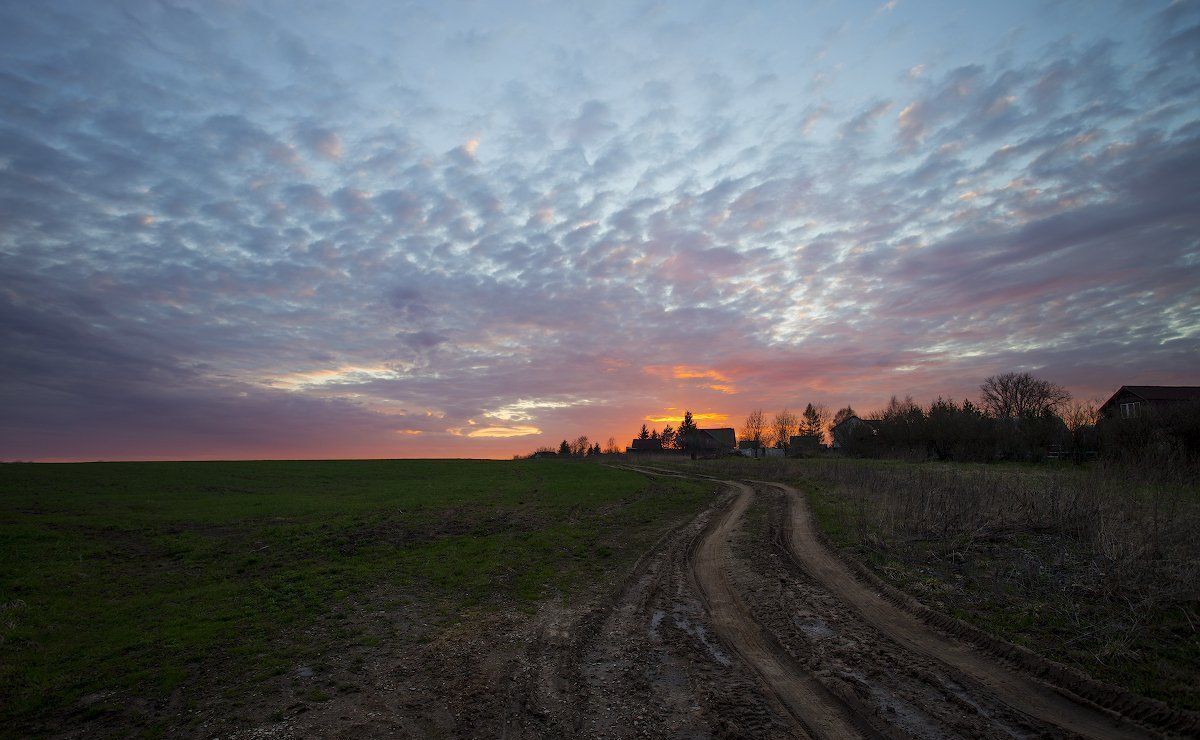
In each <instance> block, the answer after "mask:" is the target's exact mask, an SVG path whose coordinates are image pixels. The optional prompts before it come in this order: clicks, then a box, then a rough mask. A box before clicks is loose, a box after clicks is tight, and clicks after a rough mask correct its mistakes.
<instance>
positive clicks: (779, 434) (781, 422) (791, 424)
mask: <svg viewBox="0 0 1200 740" xmlns="http://www.w3.org/2000/svg"><path fill="white" fill-rule="evenodd" d="M795 433H796V415H795V414H793V413H792V412H791V411H788V410H787V409H786V408H785V409H784V410H783V411H780V412H779V413H778V414H775V418H774V419H771V439H772V440H773V441H774V442H775V446H776V447H778V448H779V449H781V450H786V449H787V446H788V442H790V441H791V439H792V435H794V434H795Z"/></svg>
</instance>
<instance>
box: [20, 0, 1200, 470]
mask: <svg viewBox="0 0 1200 740" xmlns="http://www.w3.org/2000/svg"><path fill="white" fill-rule="evenodd" d="M0 90H2V92H0V99H2V100H3V106H2V109H0V459H4V460H94V459H107V460H115V459H176V458H189V459H213V458H343V457H509V456H511V455H513V454H516V453H523V452H530V451H532V450H533V449H535V448H537V447H539V446H541V445H550V446H555V447H556V446H557V443H558V442H559V440H561V439H563V438H571V439H573V438H575V437H577V436H578V435H580V434H586V435H588V436H589V437H591V438H592V439H593V440H596V441H600V442H601V444H604V443H605V442H606V441H607V439H608V438H609V437H610V436H611V437H615V438H616V439H617V440H618V442H619V443H620V444H622V445H624V444H626V443H627V442H628V439H629V438H630V437H631V436H632V435H633V434H634V433H636V431H637V430H638V428H639V427H640V426H641V424H642V423H646V424H648V425H649V426H651V427H661V426H662V425H663V424H666V423H671V424H676V423H677V420H678V418H679V417H680V416H681V415H682V413H683V410H684V409H690V410H691V411H693V413H695V414H696V415H697V419H698V421H699V422H700V426H701V427H705V426H734V427H738V426H740V425H741V422H742V418H743V417H744V415H745V414H746V412H747V411H749V410H751V409H753V408H757V407H762V408H764V409H765V410H766V411H767V413H768V415H770V413H772V412H774V411H775V410H777V409H780V408H783V407H785V406H786V407H789V408H791V409H793V410H797V411H798V410H800V409H802V408H803V407H804V405H805V404H807V403H823V404H825V405H826V406H828V407H830V408H831V409H837V408H840V407H841V406H844V405H846V404H851V405H853V407H854V408H855V409H857V410H858V411H860V412H863V413H865V412H868V411H871V410H873V409H877V408H880V407H882V406H883V405H885V404H886V403H887V401H888V399H889V398H890V397H891V396H892V395H893V394H897V395H900V396H904V395H906V394H907V395H912V396H913V397H914V398H915V399H916V400H918V401H920V402H928V401H930V400H933V399H934V398H936V397H938V396H947V397H953V398H959V399H961V398H964V397H970V398H978V395H979V392H978V387H979V384H980V383H981V382H982V381H983V380H984V379H985V378H986V377H987V376H989V375H992V374H994V373H998V372H1005V371H1013V370H1015V371H1028V372H1032V373H1034V374H1035V375H1038V376H1039V377H1043V378H1046V379H1048V380H1051V381H1054V382H1057V383H1060V384H1062V385H1064V386H1066V387H1067V388H1068V389H1069V390H1070V391H1071V392H1072V393H1073V394H1074V395H1075V396H1076V397H1079V398H1100V399H1101V400H1103V399H1104V398H1106V397H1107V396H1108V395H1110V394H1111V393H1112V392H1113V391H1115V390H1116V388H1117V387H1119V386H1120V385H1122V384H1134V383H1140V384H1163V385H1171V384H1200V3H1198V2H1161V1H1159V2H1149V1H1147V2H1122V3H1103V2H1063V3H1044V2H1015V1H1014V2H1003V3H987V4H985V3H973V2H972V3H962V2H957V1H956V2H940V3H939V2H920V3H918V2H915V1H909V0H892V1H891V2H887V3H886V4H884V3H880V2H878V0H876V1H875V2H867V3H854V2H832V1H830V2H780V3H771V2H737V3H731V2H722V3H717V2H711V3H706V2H678V3H672V2H633V3H626V2H605V3H582V2H581V3H569V2H557V1H556V2H526V3H519V2H504V3H494V2H468V3H455V2H436V3H400V2H311V1H308V0H287V1H286V2H283V1H279V2H275V1H272V0H262V1H261V2H259V1H251V0H244V1H238V0H205V1H204V2H185V1H183V0H174V1H172V2H151V1H149V0H146V1H141V0H139V1H130V2H106V3H97V2H93V1H91V0H88V1H86V2H56V1H53V0H48V1H45V2H36V3H30V2H23V1H18V2H3V3H0Z"/></svg>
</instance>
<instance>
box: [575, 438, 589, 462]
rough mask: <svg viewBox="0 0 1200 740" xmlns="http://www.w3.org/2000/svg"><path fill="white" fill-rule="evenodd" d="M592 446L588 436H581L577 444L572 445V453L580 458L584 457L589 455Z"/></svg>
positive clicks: (576, 440) (576, 441) (577, 439)
mask: <svg viewBox="0 0 1200 740" xmlns="http://www.w3.org/2000/svg"><path fill="white" fill-rule="evenodd" d="M590 446H591V445H589V444H588V438H587V435H586V434H581V435H579V437H577V438H576V439H575V442H574V443H572V444H571V453H572V454H575V455H578V456H579V457H583V456H584V455H586V454H587V451H588V448H589V447H590Z"/></svg>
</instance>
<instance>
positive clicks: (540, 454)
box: [533, 450, 558, 460]
mask: <svg viewBox="0 0 1200 740" xmlns="http://www.w3.org/2000/svg"><path fill="white" fill-rule="evenodd" d="M533 457H534V459H535V460H540V459H543V458H547V457H558V453H557V452H555V451H554V450H538V451H537V452H535V453H533Z"/></svg>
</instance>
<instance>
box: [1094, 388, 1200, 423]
mask: <svg viewBox="0 0 1200 740" xmlns="http://www.w3.org/2000/svg"><path fill="white" fill-rule="evenodd" d="M1186 403H1200V386H1195V385H1123V386H1121V387H1120V389H1119V390H1117V392H1116V393H1114V394H1113V395H1112V398H1110V399H1108V400H1107V401H1105V402H1104V405H1103V406H1101V407H1100V409H1099V412H1100V416H1101V418H1105V419H1135V418H1137V417H1139V416H1143V415H1144V414H1146V413H1147V412H1149V411H1162V410H1166V409H1170V408H1177V407H1179V406H1181V405H1183V404H1186Z"/></svg>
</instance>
